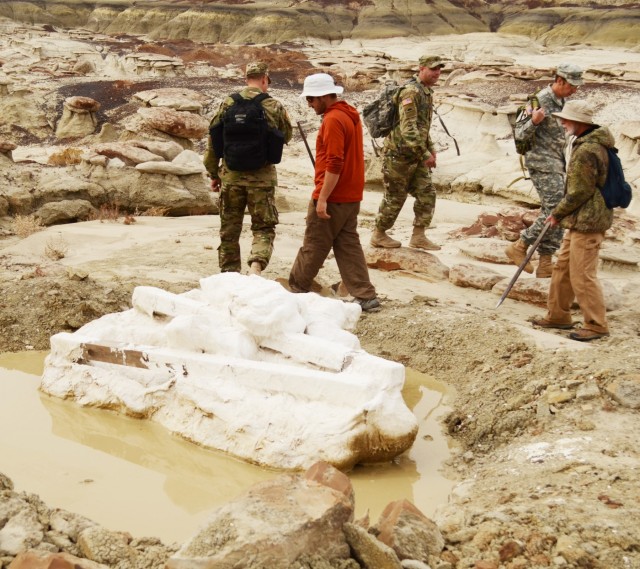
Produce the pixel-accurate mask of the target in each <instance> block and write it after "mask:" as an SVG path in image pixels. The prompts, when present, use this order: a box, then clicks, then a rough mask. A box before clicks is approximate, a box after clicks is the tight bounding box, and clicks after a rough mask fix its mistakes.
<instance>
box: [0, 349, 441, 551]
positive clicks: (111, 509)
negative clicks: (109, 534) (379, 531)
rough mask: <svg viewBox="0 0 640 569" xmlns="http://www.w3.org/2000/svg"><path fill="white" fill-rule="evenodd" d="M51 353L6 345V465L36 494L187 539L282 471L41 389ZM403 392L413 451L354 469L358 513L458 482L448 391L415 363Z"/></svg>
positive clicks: (0, 390) (0, 408) (427, 495)
mask: <svg viewBox="0 0 640 569" xmlns="http://www.w3.org/2000/svg"><path fill="white" fill-rule="evenodd" d="M45 356H46V352H22V353H17V354H0V472H3V473H4V474H6V475H7V476H9V477H10V478H11V479H12V480H13V482H14V484H15V489H16V490H17V491H19V492H20V491H26V492H32V493H36V494H38V495H40V497H41V498H42V499H43V500H44V501H45V503H46V504H47V505H48V506H49V507H50V508H54V507H55V508H62V509H65V510H69V511H72V512H76V513H79V514H82V515H84V516H86V517H88V518H90V519H92V520H94V521H96V522H97V523H99V524H101V525H103V526H105V527H107V528H109V529H112V530H124V531H128V532H130V533H131V534H132V535H134V536H136V537H143V536H155V537H159V538H161V539H162V540H163V541H164V542H165V543H172V542H183V541H185V540H186V539H188V538H189V537H190V536H192V535H193V534H194V533H195V532H196V530H197V528H198V527H199V526H200V524H201V523H203V521H204V520H205V519H206V518H207V515H208V513H209V512H210V511H211V510H213V509H215V508H216V507H217V506H219V505H221V504H223V503H225V502H227V501H229V500H231V499H233V498H234V497H235V496H237V495H238V494H241V493H242V492H244V491H245V490H247V489H248V488H249V487H250V486H252V485H253V484H255V483H256V482H260V481H262V480H266V479H270V478H273V477H276V476H278V474H279V472H278V471H275V470H269V469H265V468H262V467H258V466H255V465H251V464H247V463H245V462H242V461H239V460H236V459H234V458H231V457H229V456H228V455H225V454H224V453H220V452H215V451H210V450H206V449H203V448H200V447H198V446H196V445H194V444H192V443H189V442H187V441H184V440H182V439H180V438H179V437H176V436H175V435H171V434H170V433H169V432H168V431H167V430H165V428H164V427H162V426H160V425H156V424H154V423H152V422H149V421H141V420H137V419H131V418H127V417H123V416H120V415H117V414H115V413H112V412H109V411H103V410H99V409H86V408H83V407H80V406H79V405H77V404H75V403H73V402H70V401H62V400H60V399H56V398H53V397H50V396H48V395H45V394H43V393H41V392H40V391H38V385H39V383H40V375H41V373H42V369H43V366H44V358H45ZM403 393H404V397H405V400H406V401H407V404H408V405H409V407H410V408H411V409H412V410H413V412H414V414H415V415H416V417H417V418H418V421H419V424H420V430H419V432H418V437H417V439H416V442H415V443H414V445H413V447H412V448H411V450H410V451H408V452H407V453H405V454H404V455H402V456H400V457H398V458H397V459H395V460H394V461H393V462H392V463H389V464H380V465H374V466H361V467H357V468H355V469H354V470H353V471H351V472H350V473H349V477H350V478H351V481H352V483H353V486H354V489H355V493H356V518H359V517H361V516H363V515H364V514H365V513H366V512H367V510H369V515H370V518H371V521H372V523H373V522H375V521H376V520H377V519H378V516H379V515H380V513H381V512H382V510H383V508H384V507H385V506H386V505H387V504H388V503H389V502H391V501H393V500H399V499H402V498H406V499H408V500H410V501H411V502H413V503H414V504H415V505H416V506H417V507H418V508H420V510H422V511H423V512H424V513H425V514H426V515H428V516H429V515H432V514H433V512H434V511H435V509H436V507H437V506H438V505H440V504H444V503H446V502H447V499H448V496H449V493H450V491H451V488H452V486H453V482H452V481H450V480H447V479H445V478H444V477H443V476H442V475H441V474H440V472H439V470H440V467H441V465H442V462H443V461H444V460H446V459H447V458H448V457H449V454H450V449H449V444H450V442H449V441H448V439H447V438H446V437H445V436H444V435H443V433H442V429H441V426H440V422H439V419H440V418H441V417H442V416H443V415H444V414H445V413H446V412H447V411H448V407H447V403H448V402H449V401H450V399H451V397H452V393H451V392H450V391H448V390H447V389H446V388H445V386H444V385H442V384H439V383H437V382H435V381H434V380H433V379H431V378H430V377H428V376H426V375H423V374H420V373H417V372H411V371H410V370H407V380H406V384H405V389H404V392H403Z"/></svg>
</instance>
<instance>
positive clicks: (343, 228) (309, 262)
mask: <svg viewBox="0 0 640 569" xmlns="http://www.w3.org/2000/svg"><path fill="white" fill-rule="evenodd" d="M359 212H360V202H354V203H334V202H327V213H328V214H329V215H330V216H331V219H321V218H319V217H318V214H317V213H316V204H315V202H314V201H313V200H312V201H311V202H309V208H308V210H307V227H306V229H305V232H304V240H303V241H302V247H300V250H299V251H298V255H297V257H296V260H295V261H294V262H293V267H291V274H290V275H289V285H290V286H291V288H292V289H293V290H298V291H302V292H309V291H310V290H311V283H312V282H313V279H314V278H315V277H316V275H317V274H318V272H319V271H320V269H321V268H322V265H323V264H324V262H325V261H326V259H327V257H328V255H329V252H330V251H331V249H332V248H333V253H334V255H335V258H336V263H337V264H338V269H339V271H340V276H341V277H342V282H343V283H344V285H345V286H346V287H347V290H348V291H349V294H351V295H352V296H354V297H356V298H364V299H367V300H368V299H370V298H375V296H376V289H375V288H374V286H373V285H372V284H371V281H370V280H369V270H368V269H367V263H366V261H365V258H364V252H363V251H362V245H361V244H360V237H359V235H358V213H359Z"/></svg>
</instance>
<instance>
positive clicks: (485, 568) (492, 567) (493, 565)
mask: <svg viewBox="0 0 640 569" xmlns="http://www.w3.org/2000/svg"><path fill="white" fill-rule="evenodd" d="M498 567H500V564H499V563H498V562H497V561H494V560H493V559H483V560H482V561H476V564H475V565H474V566H473V569H498Z"/></svg>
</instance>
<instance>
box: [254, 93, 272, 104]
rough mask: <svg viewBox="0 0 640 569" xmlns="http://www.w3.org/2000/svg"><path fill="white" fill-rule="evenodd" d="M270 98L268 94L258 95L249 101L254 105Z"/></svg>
mask: <svg viewBox="0 0 640 569" xmlns="http://www.w3.org/2000/svg"><path fill="white" fill-rule="evenodd" d="M269 98H271V95H269V93H260V94H259V95H256V96H255V97H254V98H253V99H251V100H252V101H253V102H254V103H258V104H259V103H262V101H264V100H265V99H269Z"/></svg>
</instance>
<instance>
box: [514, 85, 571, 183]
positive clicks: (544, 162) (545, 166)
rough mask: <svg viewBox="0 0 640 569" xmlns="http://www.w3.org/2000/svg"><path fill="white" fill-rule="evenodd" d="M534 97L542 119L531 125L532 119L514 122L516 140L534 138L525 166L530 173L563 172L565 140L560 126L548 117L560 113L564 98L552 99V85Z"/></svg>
mask: <svg viewBox="0 0 640 569" xmlns="http://www.w3.org/2000/svg"><path fill="white" fill-rule="evenodd" d="M536 97H537V99H538V102H539V103H540V106H541V107H542V108H543V109H544V110H545V113H546V114H545V117H544V120H543V121H542V122H541V123H540V124H538V125H535V124H533V123H532V122H531V117H527V118H526V119H525V120H522V121H518V122H517V123H516V132H515V136H516V138H517V139H519V140H528V139H529V138H531V137H533V146H532V147H531V150H529V152H527V153H526V154H525V156H524V160H525V164H526V166H527V168H529V169H531V170H538V171H540V172H562V173H564V170H565V161H564V150H565V146H566V137H565V134H564V129H563V128H562V126H561V125H560V124H558V121H557V120H556V118H555V117H553V116H552V115H551V113H557V112H560V111H561V110H562V108H563V107H564V99H558V97H556V96H555V94H554V92H553V90H552V89H551V85H549V86H547V87H545V88H544V89H542V90H541V91H539V92H538V93H537V94H536Z"/></svg>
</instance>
